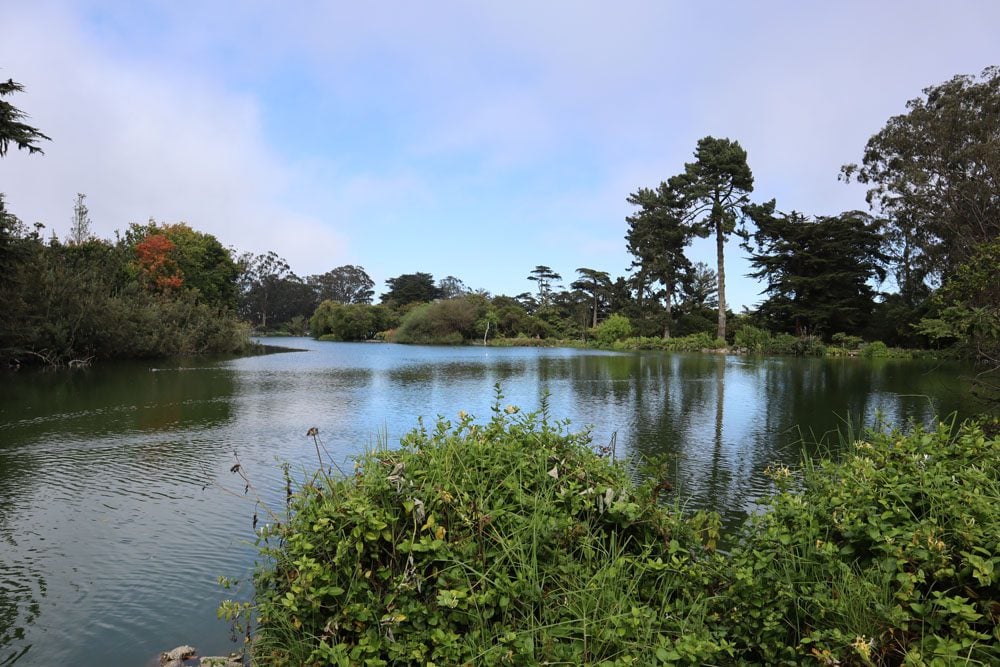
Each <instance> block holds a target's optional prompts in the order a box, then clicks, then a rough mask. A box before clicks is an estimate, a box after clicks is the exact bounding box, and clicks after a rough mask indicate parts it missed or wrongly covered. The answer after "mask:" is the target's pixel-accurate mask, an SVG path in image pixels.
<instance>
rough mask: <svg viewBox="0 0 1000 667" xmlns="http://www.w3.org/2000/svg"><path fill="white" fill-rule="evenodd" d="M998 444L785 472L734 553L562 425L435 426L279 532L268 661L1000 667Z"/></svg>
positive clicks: (512, 418) (921, 440)
mask: <svg viewBox="0 0 1000 667" xmlns="http://www.w3.org/2000/svg"><path fill="white" fill-rule="evenodd" d="M991 433H992V435H990V436H987V435H986V434H984V431H983V429H982V428H981V427H980V426H978V425H976V424H966V425H964V426H962V427H961V428H959V429H955V430H953V429H951V428H949V427H948V426H945V425H942V426H939V427H938V428H937V429H936V430H933V431H924V430H922V429H919V428H918V429H915V430H914V431H913V432H911V433H909V434H903V433H901V432H896V431H894V432H889V433H872V434H869V436H868V438H867V439H866V440H865V441H859V442H856V443H854V444H853V445H852V446H851V448H850V450H849V451H847V452H846V453H844V455H843V456H842V457H841V459H840V460H839V461H831V460H823V461H819V462H815V463H810V462H807V463H806V464H805V466H804V467H803V469H802V470H801V471H800V472H793V471H791V470H789V469H788V468H785V467H783V466H779V467H773V468H770V469H769V471H768V473H767V474H768V475H769V477H771V479H772V480H773V482H774V484H775V493H774V495H773V496H772V497H770V498H768V499H765V501H764V507H763V510H762V511H761V512H760V513H759V514H756V515H755V516H753V517H751V518H750V519H749V520H748V521H747V522H746V524H745V526H744V528H743V530H742V532H741V533H739V534H738V535H734V536H729V537H728V542H729V543H730V544H732V545H733V546H732V550H731V552H730V553H729V554H727V555H725V556H723V555H720V554H718V553H715V551H714V544H715V541H716V540H717V539H718V538H719V535H718V527H719V522H718V517H716V516H714V515H708V514H704V513H699V514H697V515H695V516H693V517H690V518H688V519H685V518H683V517H682V515H681V513H680V512H677V511H668V510H667V509H665V508H664V507H663V506H662V505H661V504H660V503H659V502H658V500H660V499H659V493H658V490H659V488H660V486H659V485H658V484H657V483H656V480H655V477H654V478H651V479H650V480H648V481H646V482H644V483H642V484H640V485H634V484H633V483H632V482H631V481H630V477H629V475H628V474H627V472H626V469H625V468H624V467H623V466H622V465H621V464H616V463H614V462H612V461H609V460H608V459H607V458H604V457H602V456H601V455H599V454H597V453H594V452H593V451H591V449H590V448H589V446H588V441H587V438H586V437H585V436H583V435H574V434H570V433H567V432H565V431H564V425H563V424H556V425H552V424H549V423H548V422H547V419H546V416H545V414H544V412H543V413H541V414H540V415H539V414H532V415H526V416H521V415H519V414H518V413H517V410H516V409H515V408H512V407H511V408H507V409H506V410H501V409H500V408H499V405H498V406H497V407H495V416H494V418H493V419H492V420H491V421H490V422H489V423H488V424H486V425H485V426H480V425H477V424H474V423H473V421H472V419H471V418H470V417H469V416H467V415H464V414H461V415H460V416H459V420H458V422H457V423H455V424H452V423H449V422H446V421H439V422H438V423H437V425H436V426H435V428H434V429H433V430H428V429H426V428H424V427H423V426H421V428H419V429H417V430H415V431H414V432H412V433H411V434H410V435H408V436H407V437H406V438H404V440H403V442H402V447H401V448H400V449H398V450H395V451H389V450H377V451H373V452H370V453H368V454H366V455H365V456H363V457H362V458H361V459H360V460H359V461H358V465H357V468H356V471H355V474H354V475H353V476H351V477H348V478H345V479H331V478H330V477H329V476H328V475H327V474H325V473H321V474H320V475H319V476H317V477H316V478H315V479H314V480H313V481H312V482H311V483H309V484H307V485H306V486H304V487H303V488H302V489H301V490H300V491H299V492H298V493H295V494H291V495H290V518H289V519H288V521H287V523H286V524H284V525H280V526H278V527H275V528H269V529H267V530H265V531H264V534H263V537H262V542H261V547H262V551H263V553H264V554H265V555H266V556H267V561H266V562H265V564H264V565H262V566H261V567H260V568H259V569H258V571H257V574H256V577H255V584H256V604H255V607H254V608H253V609H252V610H250V611H252V612H253V614H254V616H255V617H256V618H258V619H259V627H258V632H257V635H256V637H255V639H254V642H253V651H254V654H255V659H256V663H257V664H261V665H321V664H335V665H354V664H370V665H385V664H421V665H427V664H438V665H462V664H476V665H478V664H488V665H492V664H521V665H523V664H546V663H548V664H574V665H576V664H609V665H628V664H636V665H655V664H667V665H678V664H692V665H693V664H742V665H748V664H770V665H781V664H786V665H797V664H819V665H914V666H917V665H952V664H972V665H992V664H1000V649H998V646H1000V629H998V618H1000V513H998V512H997V507H1000V471H998V466H997V461H998V460H1000V435H997V434H996V428H995V425H991ZM602 452H603V453H604V454H605V455H606V454H607V453H608V452H607V451H606V450H602ZM238 610H239V606H238V605H231V604H230V605H229V606H228V607H227V606H226V605H224V608H223V611H224V612H233V611H238ZM243 611H247V609H243Z"/></svg>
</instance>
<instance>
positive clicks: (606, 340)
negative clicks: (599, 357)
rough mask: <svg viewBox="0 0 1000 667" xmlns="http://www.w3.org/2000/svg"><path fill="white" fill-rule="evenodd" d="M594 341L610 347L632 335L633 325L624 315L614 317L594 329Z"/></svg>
mask: <svg viewBox="0 0 1000 667" xmlns="http://www.w3.org/2000/svg"><path fill="white" fill-rule="evenodd" d="M592 333H593V336H594V339H595V340H597V342H598V343H599V344H601V345H605V346H609V345H613V344H614V343H615V342H617V341H620V340H623V339H625V338H628V337H629V336H631V335H632V323H631V322H629V321H628V318H627V317H625V316H624V315H612V316H611V317H609V318H608V319H606V320H604V321H603V322H601V323H600V324H599V325H597V326H596V327H594V328H593V329H592Z"/></svg>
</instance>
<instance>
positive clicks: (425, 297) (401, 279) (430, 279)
mask: <svg viewBox="0 0 1000 667" xmlns="http://www.w3.org/2000/svg"><path fill="white" fill-rule="evenodd" d="M385 284H386V285H388V286H389V291H388V292H386V293H384V294H382V301H383V302H384V303H391V304H392V305H394V306H397V307H398V306H405V305H407V304H410V303H418V302H422V301H424V302H426V301H433V300H434V299H438V298H440V297H441V290H440V289H439V288H438V286H437V285H435V284H434V276H432V275H431V274H429V273H421V272H417V273H404V274H403V275H401V276H396V277H395V278H389V279H388V280H386V281H385Z"/></svg>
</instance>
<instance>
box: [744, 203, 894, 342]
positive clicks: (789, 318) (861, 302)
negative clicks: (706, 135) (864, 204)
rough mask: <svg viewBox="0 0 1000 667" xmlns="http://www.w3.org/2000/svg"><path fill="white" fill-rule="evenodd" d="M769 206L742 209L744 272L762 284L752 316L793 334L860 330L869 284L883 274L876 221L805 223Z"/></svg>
mask: <svg viewBox="0 0 1000 667" xmlns="http://www.w3.org/2000/svg"><path fill="white" fill-rule="evenodd" d="M774 209H775V204H774V201H771V202H769V203H767V204H764V205H760V206H753V207H750V208H748V213H750V215H752V217H753V220H754V222H755V223H756V226H757V230H756V232H755V233H754V235H753V241H754V245H753V246H751V245H750V244H749V243H746V244H745V245H744V247H745V248H746V249H747V250H748V251H751V255H750V263H751V265H752V266H753V267H754V268H755V269H756V271H754V272H753V273H751V274H750V275H752V276H753V277H755V278H761V279H763V280H764V281H766V283H767V287H766V288H765V289H764V292H765V293H766V294H767V295H768V298H767V300H765V301H764V303H762V304H761V305H760V307H759V309H758V312H759V314H760V316H761V317H763V318H764V319H766V320H768V321H769V322H770V323H771V325H772V327H773V328H774V329H777V330H779V331H787V332H794V333H795V334H796V335H799V336H802V335H808V334H824V335H827V336H829V335H830V334H833V333H835V332H844V333H849V334H855V333H860V332H861V331H862V330H863V328H864V327H865V326H866V324H867V320H868V318H869V316H870V315H871V312H872V309H873V308H874V305H875V303H874V297H875V290H874V289H873V288H872V286H871V285H870V281H871V280H872V279H873V278H879V279H883V278H884V277H885V273H884V270H883V268H882V261H881V260H882V255H881V253H880V251H879V248H880V245H881V242H882V239H881V237H880V235H879V234H878V232H877V231H876V230H877V222H876V221H875V220H874V219H873V218H872V217H871V216H870V215H868V214H866V213H862V212H860V211H848V212H846V213H841V214H840V215H835V216H821V217H816V218H808V217H806V216H804V215H802V214H800V213H796V212H794V211H793V212H792V213H789V214H783V213H778V214H776V213H775V210H774Z"/></svg>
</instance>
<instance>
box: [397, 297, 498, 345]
mask: <svg viewBox="0 0 1000 667" xmlns="http://www.w3.org/2000/svg"><path fill="white" fill-rule="evenodd" d="M487 311H488V302H487V301H486V299H485V298H483V297H481V296H478V295H475V294H470V295H468V296H463V297H459V298H457V299H444V300H441V301H435V302H434V303H426V304H422V305H419V306H417V307H415V308H413V309H412V310H410V311H409V312H408V313H406V315H404V316H403V318H402V320H401V321H400V323H399V329H397V330H396V338H395V340H396V342H397V343H412V344H418V345H460V344H461V343H463V342H465V341H467V340H473V339H475V338H477V337H478V336H477V332H478V327H477V325H478V323H479V321H480V320H481V319H482V318H483V317H484V316H485V315H486V313H487Z"/></svg>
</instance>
